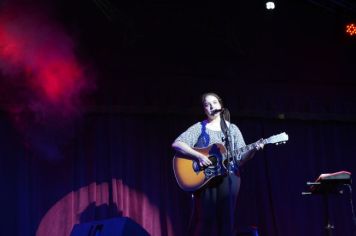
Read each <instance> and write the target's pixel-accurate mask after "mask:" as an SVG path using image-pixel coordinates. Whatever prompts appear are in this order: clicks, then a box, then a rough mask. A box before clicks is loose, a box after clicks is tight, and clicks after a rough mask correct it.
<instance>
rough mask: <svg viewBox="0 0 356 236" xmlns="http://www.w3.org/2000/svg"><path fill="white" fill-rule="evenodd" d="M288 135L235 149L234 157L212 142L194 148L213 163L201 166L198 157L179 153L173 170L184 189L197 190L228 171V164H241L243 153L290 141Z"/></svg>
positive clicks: (275, 136) (284, 134) (281, 134)
mask: <svg viewBox="0 0 356 236" xmlns="http://www.w3.org/2000/svg"><path fill="white" fill-rule="evenodd" d="M288 139H289V137H288V135H287V134H286V133H285V132H283V133H280V134H277V135H273V136H271V137H269V138H267V139H260V140H258V141H257V142H254V143H252V144H249V145H246V146H244V147H241V148H238V149H236V150H233V151H232V152H233V153H232V157H230V158H229V160H228V158H227V157H226V156H227V151H226V148H225V146H224V145H223V144H221V143H216V144H212V145H210V146H208V147H206V148H193V149H194V150H196V151H198V152H200V153H202V154H204V155H207V156H209V159H210V161H211V162H212V163H213V164H211V165H209V166H203V167H202V166H200V164H199V161H197V160H196V159H194V158H192V157H189V156H185V155H182V154H179V153H177V154H176V155H175V156H174V157H173V170H174V175H175V177H176V180H177V183H178V185H179V187H180V188H182V189H183V190H184V191H188V192H191V191H196V190H198V189H200V188H201V187H203V186H204V185H205V184H207V183H208V182H209V181H210V180H211V179H213V178H214V177H216V176H220V175H224V174H226V173H227V171H228V170H227V165H229V164H230V165H239V164H241V163H242V162H243V161H245V160H244V158H243V153H245V152H247V151H249V150H252V149H255V148H257V146H258V145H259V144H260V143H263V144H265V145H266V144H276V145H278V144H282V143H286V141H288Z"/></svg>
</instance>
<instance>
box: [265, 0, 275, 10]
mask: <svg viewBox="0 0 356 236" xmlns="http://www.w3.org/2000/svg"><path fill="white" fill-rule="evenodd" d="M275 7H276V5H275V3H274V2H273V1H268V2H266V9H267V10H273V9H274V8H275Z"/></svg>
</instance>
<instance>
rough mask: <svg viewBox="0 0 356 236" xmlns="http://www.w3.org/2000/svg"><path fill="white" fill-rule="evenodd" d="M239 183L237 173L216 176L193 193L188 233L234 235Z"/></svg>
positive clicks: (217, 235) (219, 235)
mask: <svg viewBox="0 0 356 236" xmlns="http://www.w3.org/2000/svg"><path fill="white" fill-rule="evenodd" d="M240 183H241V179H240V177H239V176H238V175H234V174H231V175H229V176H224V177H216V178H214V179H213V180H211V181H210V182H209V183H208V185H207V186H206V187H204V188H203V189H201V190H199V191H197V192H195V193H194V194H193V198H194V199H193V201H194V209H193V210H194V212H193V217H192V220H191V222H190V226H189V235H194V236H198V235H204V236H210V235H211V236H213V235H214V236H230V235H231V236H232V235H236V234H235V233H234V229H235V219H234V215H235V209H236V200H237V196H238V193H239V189H240Z"/></svg>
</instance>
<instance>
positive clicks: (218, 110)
mask: <svg viewBox="0 0 356 236" xmlns="http://www.w3.org/2000/svg"><path fill="white" fill-rule="evenodd" d="M218 112H224V108H221V109H216V110H212V111H211V112H210V114H211V115H215V114H216V113H218Z"/></svg>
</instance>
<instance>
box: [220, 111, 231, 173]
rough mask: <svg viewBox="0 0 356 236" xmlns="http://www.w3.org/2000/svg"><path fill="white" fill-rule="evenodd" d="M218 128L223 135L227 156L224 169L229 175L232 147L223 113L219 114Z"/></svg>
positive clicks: (228, 128)
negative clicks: (219, 127)
mask: <svg viewBox="0 0 356 236" xmlns="http://www.w3.org/2000/svg"><path fill="white" fill-rule="evenodd" d="M220 126H221V130H222V132H223V134H224V138H223V142H224V143H225V148H226V154H227V155H226V156H227V162H226V168H227V171H228V175H230V172H231V171H232V170H230V159H231V157H232V148H231V147H232V145H231V138H230V135H231V134H230V127H228V126H227V123H226V120H225V117H224V111H221V112H220Z"/></svg>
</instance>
